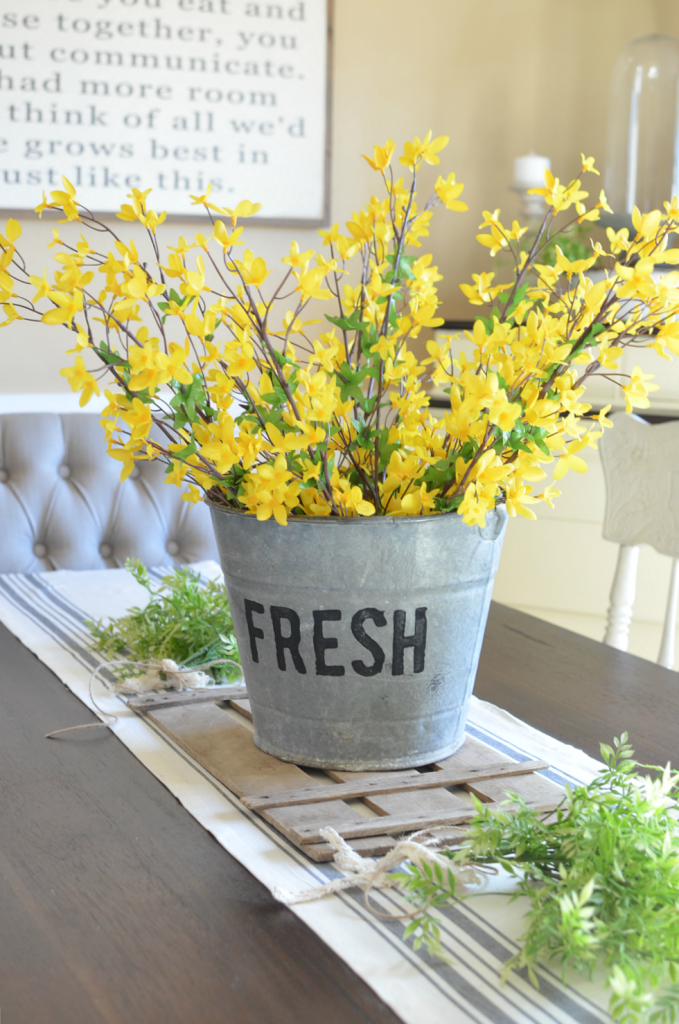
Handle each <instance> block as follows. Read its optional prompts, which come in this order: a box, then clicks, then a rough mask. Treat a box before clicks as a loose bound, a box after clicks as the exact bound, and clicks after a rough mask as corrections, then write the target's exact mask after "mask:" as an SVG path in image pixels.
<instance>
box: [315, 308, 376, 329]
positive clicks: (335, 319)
mask: <svg viewBox="0 0 679 1024" xmlns="http://www.w3.org/2000/svg"><path fill="white" fill-rule="evenodd" d="M325 319H326V320H328V321H329V322H330V323H331V324H334V325H335V327H339V328H340V330H342V331H362V330H364V329H365V328H366V327H369V326H370V323H369V322H368V321H367V320H366V321H363V320H361V313H360V310H358V309H355V310H354V311H353V313H351V315H350V316H328V314H327V313H326V314H325Z"/></svg>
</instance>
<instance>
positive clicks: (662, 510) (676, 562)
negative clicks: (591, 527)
mask: <svg viewBox="0 0 679 1024" xmlns="http://www.w3.org/2000/svg"><path fill="white" fill-rule="evenodd" d="M611 420H612V421H613V422H614V424H615V427H614V429H613V430H606V431H605V432H604V436H603V437H602V438H601V440H600V442H599V448H600V451H601V461H602V463H603V469H604V477H605V480H606V516H605V519H604V530H603V535H604V537H605V539H606V540H612V541H614V542H615V543H617V544H619V545H620V552H619V554H618V564H617V566H616V570H615V576H614V579H613V586H612V588H611V598H610V606H609V609H608V621H607V625H606V632H605V635H604V643H605V644H608V645H609V646H610V647H617V648H618V650H621V651H626V650H627V647H628V644H629V628H630V622H631V621H632V608H633V606H634V597H635V593H636V585H637V565H638V561H639V546H640V545H641V544H649V545H650V546H651V547H653V548H655V550H656V551H658V552H659V553H660V554H663V555H669V556H670V558H671V559H672V576H671V581H670V589H669V594H668V597H667V609H666V613H665V624H664V627H663V634H662V641H661V644H660V651H659V654H658V664H659V665H663V666H664V667H665V668H674V633H675V628H676V621H677V607H678V605H679V421H677V422H671V423H662V424H659V425H658V426H651V425H650V424H649V423H647V422H646V421H645V420H643V419H640V418H639V417H638V416H634V415H627V414H626V413H622V412H619V413H614V414H613V415H612V416H611Z"/></svg>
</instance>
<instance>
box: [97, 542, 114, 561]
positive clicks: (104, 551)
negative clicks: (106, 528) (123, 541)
mask: <svg viewBox="0 0 679 1024" xmlns="http://www.w3.org/2000/svg"><path fill="white" fill-rule="evenodd" d="M99 554H100V555H101V557H102V558H110V557H111V555H112V554H113V548H112V547H111V545H110V544H100V545H99Z"/></svg>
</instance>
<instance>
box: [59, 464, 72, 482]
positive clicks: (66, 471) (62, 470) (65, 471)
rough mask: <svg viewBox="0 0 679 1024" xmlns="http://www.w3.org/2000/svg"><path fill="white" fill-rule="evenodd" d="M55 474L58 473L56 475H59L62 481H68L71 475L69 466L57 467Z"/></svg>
mask: <svg viewBox="0 0 679 1024" xmlns="http://www.w3.org/2000/svg"><path fill="white" fill-rule="evenodd" d="M57 472H58V474H59V476H60V477H61V479H62V480H68V478H69V476H70V475H71V467H70V466H59V469H58V470H57Z"/></svg>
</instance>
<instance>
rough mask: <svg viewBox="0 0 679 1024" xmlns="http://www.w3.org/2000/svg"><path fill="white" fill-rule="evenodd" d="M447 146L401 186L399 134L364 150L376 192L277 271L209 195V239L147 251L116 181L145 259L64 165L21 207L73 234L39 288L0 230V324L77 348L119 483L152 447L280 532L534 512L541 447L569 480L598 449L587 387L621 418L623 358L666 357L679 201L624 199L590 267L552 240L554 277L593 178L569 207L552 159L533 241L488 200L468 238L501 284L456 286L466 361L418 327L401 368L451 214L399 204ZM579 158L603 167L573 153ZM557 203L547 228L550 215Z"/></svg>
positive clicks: (678, 326) (544, 496)
mask: <svg viewBox="0 0 679 1024" xmlns="http://www.w3.org/2000/svg"><path fill="white" fill-rule="evenodd" d="M447 142H448V140H447V138H445V137H440V138H432V137H431V132H429V133H428V134H427V135H426V136H425V137H424V139H422V140H420V139H419V138H415V139H413V141H412V142H406V144H405V146H404V149H403V155H402V156H401V157H399V160H398V162H399V164H400V165H401V166H402V167H403V168H405V170H406V171H407V172H408V175H409V177H408V180H407V181H406V180H404V178H403V177H401V176H399V175H400V173H401V171H400V168H399V170H398V172H396V173H395V170H394V167H393V165H392V158H393V155H394V148H395V147H394V144H393V142H392V141H391V140H390V141H389V142H388V143H387V144H386V145H385V146H382V147H380V146H378V147H375V150H374V154H373V156H372V158H370V157H366V158H365V159H366V160H367V161H368V163H369V164H370V166H371V167H372V168H373V169H374V170H375V171H376V172H377V173H378V174H379V175H380V177H381V179H382V185H383V187H384V193H383V198H379V197H376V196H373V197H372V198H371V200H370V202H369V203H368V204H367V206H365V207H364V208H363V209H362V210H360V211H359V212H358V213H355V214H354V215H353V216H352V219H351V220H350V221H349V222H348V223H347V225H346V229H347V233H342V232H340V230H339V227H338V225H337V224H334V225H333V226H332V227H331V228H330V229H329V230H327V231H321V232H320V234H321V237H322V239H323V248H322V251H320V252H314V251H313V250H308V251H304V252H303V251H300V249H299V246H298V245H297V243H296V242H294V241H293V242H292V243H291V245H290V251H289V253H288V254H287V255H286V256H284V257H283V259H282V263H283V264H284V268H285V269H284V272H283V274H282V276H281V278H280V280H276V281H274V282H273V283H270V281H269V278H270V275H271V270H270V269H269V267H268V266H267V264H266V263H265V261H264V260H263V259H262V258H261V257H259V256H255V255H254V254H253V252H252V251H251V250H250V249H248V248H245V249H244V250H243V249H241V246H244V242H243V240H242V235H243V227H242V225H241V224H239V221H240V220H242V219H244V218H247V217H250V216H252V215H253V214H255V213H256V212H257V211H258V210H259V209H260V206H259V204H253V203H251V202H249V201H247V200H245V201H243V202H240V203H239V204H238V205H237V206H236V207H235V208H234V209H226V208H222V207H220V206H218V205H216V204H215V203H214V202H212V201H211V197H210V190H209V189H208V191H207V192H206V194H205V195H203V196H196V197H192V199H193V201H194V203H195V204H196V205H197V206H202V207H203V208H204V210H205V213H206V215H207V218H208V220H209V231H207V232H206V233H198V234H196V235H195V238H194V240H193V241H192V242H189V241H186V240H185V239H184V238H180V239H179V240H178V242H177V245H176V246H169V247H168V252H167V254H166V255H165V256H163V255H161V250H160V247H159V243H158V238H157V234H156V231H157V228H158V226H159V225H160V224H162V223H163V221H164V219H165V214H164V213H156V212H155V211H154V210H152V209H150V208H149V205H148V195H149V192H148V191H146V192H142V191H139V190H138V189H133V191H132V193H131V194H130V196H129V199H130V203H126V204H123V206H122V207H121V210H120V213H119V214H118V215H117V216H118V217H119V218H120V219H121V220H122V221H126V222H134V221H138V222H139V223H141V224H142V225H143V226H144V228H145V229H146V235H147V239H148V246H149V249H148V252H147V253H146V254H143V255H142V254H140V253H139V252H138V250H137V246H136V245H135V243H134V242H133V241H130V242H125V241H123V240H122V239H121V238H119V237H118V235H117V234H116V233H115V232H114V231H113V230H112V229H111V228H110V227H109V226H107V225H106V224H104V223H103V222H102V221H100V220H98V219H97V217H96V216H95V215H94V214H92V213H91V212H90V211H89V210H88V209H87V208H86V207H84V206H83V205H82V204H81V203H80V202H78V199H77V197H76V192H75V189H74V188H73V186H72V185H71V184H70V182H68V181H67V180H66V179H64V190H63V191H54V192H52V193H51V202H48V201H47V199H46V198H45V196H44V195H43V201H42V203H41V204H40V205H39V206H38V207H37V210H38V212H39V213H40V214H42V212H43V211H44V210H46V209H50V210H58V211H60V212H62V213H63V214H64V215H65V218H66V220H67V221H77V222H80V224H81V225H82V227H83V229H84V233H82V234H81V235H80V241H77V242H75V244H73V243H72V242H71V241H69V240H67V239H62V238H61V237H60V235H59V231H58V230H57V229H54V231H53V234H54V239H53V241H52V242H51V243H50V247H54V248H55V259H56V261H57V263H58V264H59V267H58V269H57V270H56V271H55V272H54V275H53V279H52V280H51V281H50V280H49V279H48V277H47V275H46V274H45V276H44V277H39V276H36V275H34V274H32V273H31V270H30V268H29V267H27V266H26V263H25V261H24V259H23V258H22V256H21V254H20V252H19V250H18V248H17V245H16V243H17V240H18V238H19V236H20V233H21V227H20V225H19V224H18V223H17V222H16V221H15V220H10V221H8V223H7V227H6V229H5V236H2V235H0V245H1V247H2V257H1V258H0V289H1V293H0V301H1V302H2V304H3V308H4V311H5V313H6V317H7V318H6V320H5V322H4V324H3V325H2V326H5V325H6V324H9V323H11V322H12V321H13V320H15V319H17V318H23V319H28V320H33V321H36V322H41V323H46V324H63V325H64V326H65V327H66V328H67V329H68V331H69V332H71V334H72V335H73V340H74V348H72V349H70V352H71V353H74V354H75V359H74V362H73V365H72V366H69V367H68V368H66V369H64V370H62V374H63V375H64V376H65V377H66V378H67V379H68V381H69V383H70V385H71V387H72V388H73V390H74V391H80V392H82V395H81V404H82V405H84V404H86V403H87V402H88V401H89V399H90V397H91V396H92V395H93V394H99V387H100V382H102V383H103V382H107V383H108V385H109V389H108V390H106V397H107V398H108V405H107V407H106V408H105V410H104V412H103V419H102V422H103V424H104V427H105V429H106V431H107V435H108V439H109V441H108V443H109V452H110V454H111V455H112V456H113V458H115V459H118V460H119V461H120V462H121V463H122V472H121V477H122V478H123V479H124V478H125V477H126V476H127V475H129V473H130V472H131V471H132V469H133V467H134V463H135V461H136V460H140V459H155V458H160V459H162V460H164V461H165V462H166V463H167V481H168V483H172V484H177V485H182V484H185V485H186V493H185V494H184V497H185V498H186V499H187V500H189V501H195V500H199V499H200V498H201V497H202V496H203V494H207V496H208V498H209V499H210V500H211V501H212V502H214V503H216V504H218V505H222V506H227V507H230V508H233V509H237V510H241V511H243V512H245V513H252V514H255V515H256V516H257V518H258V519H260V520H266V519H269V518H271V516H273V517H275V519H276V521H277V522H278V523H281V524H285V523H286V521H287V517H288V516H289V515H292V516H357V515H358V516H373V515H388V516H418V515H424V514H433V513H442V512H456V513H457V514H458V515H460V516H462V517H463V519H464V521H465V522H466V523H468V524H472V525H473V524H479V525H483V524H484V523H485V517H486V515H487V513H489V512H491V511H492V510H493V509H494V508H495V506H496V505H498V504H500V503H504V504H505V505H506V507H507V511H508V512H509V514H510V515H511V516H515V515H517V514H518V515H522V516H525V517H527V518H535V514H534V512H533V511H532V509H531V508H530V507H529V505H531V504H534V503H535V502H538V501H544V502H547V503H548V504H550V505H551V502H552V499H553V497H554V496H555V495H556V494H558V493H559V492H558V491H556V490H555V489H554V487H553V486H552V485H550V486H547V487H545V489H544V490H543V491H542V492H541V493H539V494H534V493H533V485H534V484H535V483H536V482H538V481H540V480H543V479H545V477H546V473H545V471H544V468H543V467H544V465H546V464H547V463H551V462H553V461H554V460H555V459H556V460H558V464H557V465H556V467H555V469H554V473H553V476H554V479H555V480H558V479H559V478H560V477H562V476H563V475H564V473H566V472H567V471H568V470H569V469H574V470H576V471H579V472H581V471H584V470H585V469H586V464H585V462H584V460H583V459H581V458H580V455H579V453H580V452H581V451H582V450H583V449H584V448H585V447H586V446H588V445H590V446H592V447H596V439H597V438H598V437H599V436H601V429H602V427H604V426H606V425H608V421H607V420H606V417H605V413H606V411H607V409H606V410H604V411H603V412H602V413H601V414H599V416H598V417H596V416H595V417H593V418H585V417H586V415H587V413H588V412H589V411H590V406H589V405H587V404H586V403H585V402H583V400H582V398H583V394H584V391H585V386H586V383H587V380H588V378H589V377H590V376H591V375H592V374H595V373H598V374H604V375H606V376H607V377H609V378H610V379H613V380H615V381H617V382H618V383H620V384H621V386H622V390H623V392H624V395H625V402H626V407H627V410H628V411H630V410H631V409H632V408H635V407H638V408H646V407H647V406H648V404H649V403H648V397H647V393H648V391H649V390H651V389H653V388H654V387H655V385H652V384H649V383H647V380H648V376H647V375H644V374H643V373H642V372H641V371H640V370H639V368H638V367H637V368H636V369H635V370H634V372H633V373H632V375H631V378H627V379H626V382H624V381H625V378H624V377H623V375H622V374H621V373H620V372H619V370H618V359H619V357H620V355H621V352H622V349H623V348H625V347H628V346H632V347H636V348H639V347H647V346H651V347H653V348H655V349H656V350H657V352H658V353H659V355H660V356H662V357H665V358H669V356H668V352H667V350H668V349H669V350H670V351H672V352H674V353H677V352H679V323H678V322H677V321H675V319H674V317H675V316H676V315H677V313H679V275H678V274H677V273H675V272H670V273H668V274H666V275H665V276H664V277H662V278H660V280H655V279H654V276H653V270H654V268H655V266H656V264H658V263H662V264H667V263H670V264H677V263H679V248H675V249H672V248H668V239H669V236H670V234H671V233H672V232H673V231H675V230H677V229H679V205H678V202H677V199H674V200H673V201H672V202H671V203H665V210H664V212H663V211H660V210H655V211H652V212H650V213H646V214H643V215H642V214H641V213H640V212H639V211H638V210H635V211H634V216H633V223H634V227H635V229H636V236H635V237H633V238H630V237H629V234H628V232H627V230H626V229H624V230H622V231H620V232H618V233H615V232H613V231H612V229H609V230H608V239H609V249H610V251H609V252H606V251H605V250H604V249H603V247H602V246H601V245H600V244H599V243H597V244H594V245H593V250H592V255H591V257H589V258H587V259H578V260H575V261H570V260H568V259H567V258H566V257H565V255H564V254H563V252H562V251H561V250H560V249H559V248H557V249H556V255H557V260H556V265H555V266H554V267H552V266H548V265H546V264H545V263H542V262H541V252H542V251H543V250H544V249H545V247H546V246H548V245H551V244H553V243H554V241H555V239H557V240H558V236H559V233H560V231H563V230H567V229H568V227H569V226H571V225H572V224H573V223H574V222H577V223H578V224H584V223H586V222H589V221H596V220H598V218H599V211H600V210H601V209H605V210H608V209H609V207H608V206H607V203H606V198H605V195H604V194H603V192H601V193H600V196H599V200H598V202H596V203H595V204H592V203H590V204H589V205H587V203H586V200H587V199H588V193H587V192H586V191H584V190H583V189H582V187H581V182H580V180H579V179H574V180H572V181H570V182H569V183H568V184H567V185H563V184H561V182H560V181H559V179H558V178H554V177H553V176H552V175H551V174H550V173H549V172H546V175H545V187H544V188H543V189H537V190H536V189H534V190H532V191H533V192H539V193H540V194H541V195H542V196H544V199H545V203H546V215H545V218H544V221H543V223H542V225H541V227H540V229H539V230H538V232H537V234H536V235H535V237H534V240H533V242H532V244H531V245H530V247H529V251H527V252H526V251H522V249H521V238H522V236H523V235H524V234H525V232H526V228H523V227H521V226H520V225H519V224H518V222H517V221H514V222H513V224H512V226H511V228H507V227H505V226H504V225H503V224H502V223H501V221H500V219H499V212H500V211H499V210H496V211H495V212H494V213H490V212H485V213H484V217H483V223H482V224H481V231H482V234H480V235H478V236H477V237H478V240H479V242H481V244H482V245H484V246H486V247H488V248H489V249H490V253H491V255H495V254H496V253H498V252H502V251H504V252H506V253H509V254H511V256H512V257H513V259H514V262H515V266H516V269H515V274H514V276H513V280H511V281H508V282H507V283H504V284H503V283H499V284H496V283H494V275H493V274H492V273H481V274H478V275H473V284H471V285H470V284H463V285H461V288H462V290H463V292H464V294H465V295H466V296H467V298H468V299H469V301H470V302H471V303H472V304H473V305H475V306H486V307H487V309H486V312H485V315H484V316H479V317H478V318H477V319H476V321H475V324H474V330H473V342H474V346H475V348H474V357H473V358H472V359H467V358H465V356H464V354H457V353H455V352H454V351H453V349H452V342H450V341H449V342H448V343H447V344H444V345H441V344H439V343H437V342H436V341H428V342H427V345H426V348H427V352H428V356H427V357H426V358H423V359H419V360H418V358H416V356H415V355H414V354H413V351H412V349H411V348H409V342H411V340H413V339H415V338H417V337H418V335H420V333H421V332H422V331H423V330H427V329H430V328H433V327H437V326H439V325H441V324H442V323H443V321H442V319H441V318H440V317H437V308H438V306H439V299H438V296H437V290H436V284H437V282H438V281H440V280H441V276H440V274H439V273H438V270H437V267H436V266H435V265H433V263H432V257H431V256H430V255H428V254H420V249H421V244H422V239H423V238H426V237H427V235H428V231H429V224H430V220H431V217H432V214H433V211H434V208H435V207H437V206H439V205H443V206H446V207H447V208H448V209H449V210H453V211H461V210H465V209H466V206H465V204H464V203H463V202H461V201H460V199H459V196H460V194H461V192H462V190H463V185H462V184H461V183H458V182H456V180H455V175H454V174H452V173H451V174H448V176H447V177H443V176H439V177H438V180H437V181H436V184H435V188H434V193H433V195H432V196H431V198H430V199H428V200H427V202H426V203H425V204H424V205H423V206H420V205H418V202H417V178H418V171H419V170H420V168H421V165H422V163H423V162H425V163H428V164H432V165H436V164H438V163H439V156H438V153H439V152H440V151H441V150H442V149H443V148H444V147H445V145H446V144H447ZM582 171H583V172H590V173H595V174H598V171H596V170H595V168H594V163H593V160H592V159H591V158H585V157H584V156H583V163H582ZM569 210H571V211H572V212H573V216H572V218H571V220H570V221H569V222H567V223H566V224H564V225H563V227H562V228H561V229H560V231H557V230H556V228H555V218H556V216H557V214H560V213H562V212H564V211H569ZM95 235H99V236H100V237H103V238H105V239H106V240H107V242H108V243H109V244H108V246H103V247H102V246H101V245H98V244H97V243H96V242H94V241H93V239H94V237H95ZM102 248H103V249H104V250H106V251H100V250H101V249H102ZM599 256H611V257H612V258H613V269H612V270H610V271H609V272H607V275H606V279H605V280H602V281H599V282H598V283H592V281H591V280H590V279H589V278H588V277H587V271H588V270H589V269H590V268H591V267H592V265H593V264H594V262H595V261H596V259H597V258H598V257H599ZM45 304H47V306H48V308H47V309H45ZM310 304H312V309H314V310H316V309H318V308H319V307H320V308H323V307H322V304H325V308H327V309H328V310H329V312H328V313H326V314H325V319H324V320H319V319H316V318H312V319H305V317H306V316H308V315H309V312H308V307H309V306H310ZM429 382H433V383H434V384H436V385H443V386H444V387H445V388H446V390H447V391H448V392H449V394H450V408H449V410H447V411H446V412H445V414H444V415H443V416H442V417H441V418H439V419H436V418H434V417H433V416H432V414H431V413H430V411H429V409H428V404H429V399H428V395H427V391H426V386H427V384H428V383H429ZM595 420H598V422H594V421H595ZM154 424H155V429H154V430H153V432H152V428H153V427H154Z"/></svg>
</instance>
